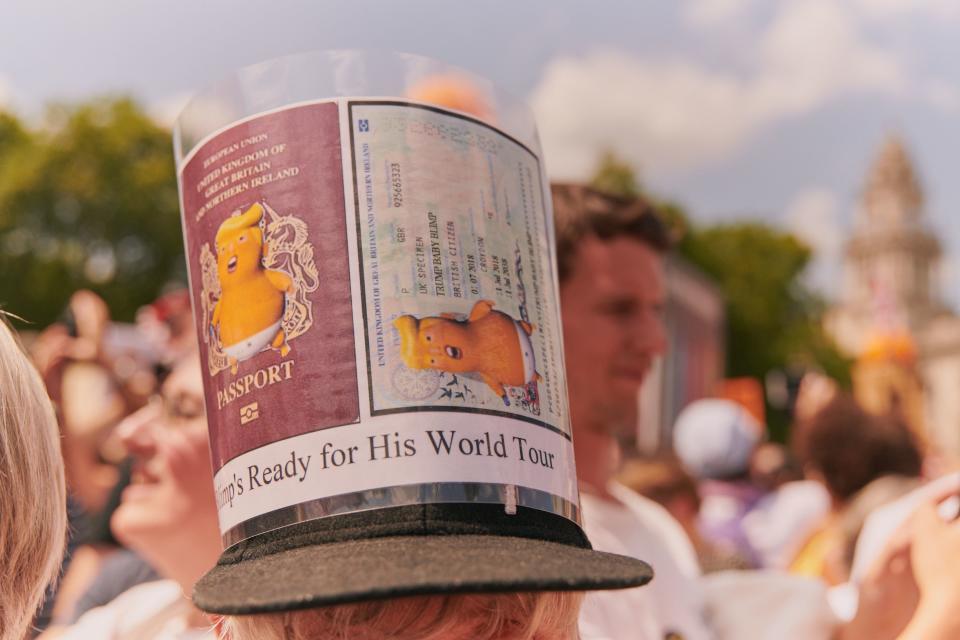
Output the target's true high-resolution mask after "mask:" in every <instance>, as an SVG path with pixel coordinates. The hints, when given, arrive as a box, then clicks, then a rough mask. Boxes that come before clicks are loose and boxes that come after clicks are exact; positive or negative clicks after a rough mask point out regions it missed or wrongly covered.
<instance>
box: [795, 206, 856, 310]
mask: <svg viewBox="0 0 960 640" xmlns="http://www.w3.org/2000/svg"><path fill="white" fill-rule="evenodd" d="M840 214H841V210H840V201H839V199H838V198H837V196H836V194H835V193H834V192H833V191H830V190H829V189H825V188H822V187H809V188H807V189H804V190H803V191H801V192H799V193H798V194H796V195H795V196H794V197H793V199H792V200H791V201H790V204H788V205H787V208H786V211H785V212H784V217H783V222H784V224H785V225H786V227H787V229H789V230H790V231H791V232H792V233H794V234H795V235H796V236H797V237H798V238H800V239H801V240H803V241H804V242H805V243H806V244H807V245H808V246H809V247H810V248H811V249H812V250H813V252H814V255H813V260H812V261H811V263H810V266H809V267H808V268H807V273H806V278H807V281H808V283H809V284H810V285H811V286H813V287H814V288H816V289H818V290H819V291H821V292H822V293H824V294H827V295H831V296H832V295H836V294H837V293H839V292H838V290H837V285H838V283H839V281H840V271H841V259H842V254H843V243H844V240H845V238H846V230H845V229H844V226H843V224H842V221H841V217H840Z"/></svg>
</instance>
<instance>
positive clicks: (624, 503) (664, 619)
mask: <svg viewBox="0 0 960 640" xmlns="http://www.w3.org/2000/svg"><path fill="white" fill-rule="evenodd" d="M552 192H553V201H554V215H555V217H556V228H557V261H558V267H559V278H560V307H561V309H560V312H561V317H562V320H563V337H564V351H565V357H566V369H567V381H568V387H569V392H570V417H571V422H572V426H573V438H574V445H575V455H576V464H577V476H578V479H579V482H580V489H581V502H582V506H583V511H584V522H585V524H586V531H587V535H588V536H589V538H590V540H591V541H592V542H593V543H594V545H596V547H597V548H599V549H603V550H606V551H611V552H616V553H621V554H624V555H630V556H633V557H643V558H644V559H645V560H647V561H648V562H650V564H651V565H652V566H653V568H654V571H655V572H656V579H655V580H654V581H653V582H652V583H651V585H650V586H648V587H646V588H644V589H641V590H637V589H632V590H629V591H621V592H611V593H600V594H590V595H588V596H587V597H586V599H585V601H584V607H583V613H582V614H581V619H580V631H581V635H582V637H583V638H585V639H590V638H628V637H642V638H658V639H659V638H677V637H680V638H686V639H687V640H690V639H694V640H696V639H700V638H709V637H711V634H710V631H709V629H708V628H707V625H706V623H705V621H704V608H703V607H704V604H703V595H702V593H701V588H700V584H699V576H700V568H699V566H698V563H697V559H696V553H695V551H694V549H693V546H692V544H691V543H690V540H689V539H688V538H687V537H686V535H685V534H684V532H683V528H682V527H681V526H680V524H679V523H678V522H677V521H676V520H675V519H674V518H673V517H672V516H670V514H669V513H668V512H667V511H666V510H665V509H664V508H663V507H661V506H660V505H658V504H657V503H655V502H654V501H652V500H649V499H647V498H644V497H641V496H639V495H637V494H635V493H634V492H632V491H630V490H629V489H627V488H626V487H624V486H623V485H621V484H619V483H617V482H614V481H613V478H614V476H615V474H616V473H617V471H618V470H619V466H620V459H621V451H620V445H619V438H620V437H621V436H626V435H629V434H631V433H633V431H634V429H635V428H636V424H637V418H638V407H637V396H638V393H639V391H640V387H641V385H642V384H643V381H644V380H645V379H646V377H647V375H648V374H649V372H650V369H651V367H652V366H653V364H654V361H655V360H656V359H657V358H658V357H659V356H660V355H662V354H663V352H664V350H665V349H666V332H665V328H664V326H663V318H662V313H663V307H664V304H665V295H666V291H665V283H664V274H663V254H664V252H665V251H666V250H667V248H668V247H669V245H670V239H669V237H668V233H667V230H666V228H665V227H664V225H663V223H662V222H661V221H660V220H659V218H658V217H657V216H656V215H655V214H654V213H653V209H652V207H651V206H650V205H649V204H648V203H647V202H646V201H644V200H642V199H635V198H620V197H616V196H611V195H608V194H605V193H603V192H600V191H598V190H596V189H593V188H590V187H587V186H584V185H576V184H554V185H552Z"/></svg>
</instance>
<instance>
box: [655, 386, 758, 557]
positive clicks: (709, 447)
mask: <svg viewBox="0 0 960 640" xmlns="http://www.w3.org/2000/svg"><path fill="white" fill-rule="evenodd" d="M762 435H763V427H762V426H761V425H760V423H758V422H757V421H756V420H755V419H754V418H753V416H751V415H750V414H749V413H748V412H747V411H746V409H744V408H743V407H742V406H740V405H739V404H737V403H736V402H733V401H732V400H727V399H723V398H704V399H702V400H695V401H694V402H692V403H690V404H689V405H687V406H686V407H684V409H683V410H682V411H681V412H680V415H678V416H677V419H676V421H675V422H674V428H673V448H674V451H675V452H676V454H677V456H678V457H679V458H680V461H681V462H682V463H683V465H684V467H686V469H687V471H689V472H690V473H691V474H693V476H694V477H696V478H697V479H698V480H699V491H700V497H701V505H700V514H699V525H698V526H699V529H700V533H701V534H702V535H703V536H704V538H705V539H706V540H707V541H708V542H709V543H710V544H712V545H713V546H714V547H715V548H716V549H717V550H718V551H719V552H720V553H721V554H722V555H723V556H724V558H725V559H726V562H727V563H728V564H729V568H733V567H741V568H754V569H755V568H759V567H760V566H761V565H762V559H761V557H760V554H759V552H758V551H757V549H755V548H754V546H753V544H752V543H751V540H750V539H749V536H748V535H747V533H746V532H745V530H744V527H743V520H744V518H745V517H746V516H747V515H748V514H749V513H750V511H751V509H753V507H754V506H756V504H757V503H758V502H759V501H760V499H761V498H762V497H763V495H764V491H763V490H762V489H761V488H760V487H758V486H756V485H755V484H754V483H753V482H751V480H750V477H749V471H750V460H751V457H752V455H753V452H754V450H755V449H756V447H757V445H758V444H759V443H760V440H761V437H762Z"/></svg>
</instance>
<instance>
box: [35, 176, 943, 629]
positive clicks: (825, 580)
mask: <svg viewBox="0 0 960 640" xmlns="http://www.w3.org/2000/svg"><path fill="white" fill-rule="evenodd" d="M568 195H569V194H568ZM591 197H594V196H591ZM561 208H562V207H561ZM561 226H562V225H561ZM588 233H589V232H588ZM604 241H606V242H609V240H604ZM659 250H660V249H659V248H658V251H659ZM598 251H599V249H598ZM562 258H563V255H562V251H561V284H562V287H561V288H562V290H563V287H568V288H569V287H575V286H579V285H578V284H577V283H578V280H576V278H578V277H579V275H578V273H582V271H581V272H577V271H575V272H574V273H573V275H570V274H569V273H566V274H565V272H564V269H565V268H566V269H575V270H583V269H588V268H590V267H589V264H590V260H591V259H593V258H591V257H590V255H586V257H584V255H581V258H584V259H583V261H581V262H580V263H578V264H577V266H576V267H574V266H573V263H571V264H568V265H566V266H565V265H564V263H563V259H562ZM644 259H646V258H644ZM584 265H587V266H584ZM588 286H589V284H588ZM568 299H572V298H568ZM565 300H566V299H565ZM565 305H566V306H565V308H564V314H565V315H564V323H565V324H566V325H568V327H565V337H566V338H567V341H568V344H567V350H568V359H570V360H572V361H576V360H577V358H581V357H582V358H583V362H584V363H589V362H592V361H596V360H598V359H599V361H600V362H601V364H603V361H602V358H603V356H604V354H603V353H602V348H603V345H602V342H603V340H602V339H598V338H597V337H596V336H594V337H593V339H592V340H591V341H590V342H589V344H588V345H587V347H585V348H584V349H582V350H581V351H578V349H579V347H578V345H577V344H576V343H574V342H573V340H575V335H576V334H575V332H576V331H577V326H578V325H577V322H576V316H575V315H574V314H575V313H577V311H576V310H575V309H573V308H572V307H570V306H569V305H567V303H566V301H565ZM567 314H569V317H568V315H567ZM656 321H657V320H656V318H654V319H653V320H649V322H656ZM651 327H652V328H648V333H647V334H645V335H648V336H649V335H655V332H656V331H657V330H658V329H657V328H656V326H655V325H651ZM591 331H593V329H592V328H591ZM650 332H654V333H650ZM594 333H595V332H594ZM24 339H25V342H26V344H27V348H28V350H29V353H30V354H31V356H32V358H33V362H34V363H35V366H36V368H37V369H38V371H39V373H40V375H41V377H42V379H43V382H44V383H45V385H46V389H47V391H48V393H49V396H50V398H51V399H52V400H53V403H54V407H55V409H56V415H57V420H58V423H59V429H60V434H61V442H62V450H63V457H64V464H65V475H66V481H67V486H68V491H69V497H68V506H69V512H68V515H69V525H70V536H69V544H68V549H67V553H66V557H65V559H64V562H63V566H62V577H61V579H60V580H59V582H58V583H57V586H56V588H55V589H52V590H50V591H49V593H48V595H47V598H46V602H45V604H44V606H43V608H42V610H41V612H40V614H39V615H38V617H37V619H36V620H35V629H36V630H37V632H38V633H40V632H42V633H41V636H40V637H42V638H45V639H48V640H49V639H50V638H57V637H60V638H92V637H127V638H166V637H171V638H172V637H193V636H194V635H195V636H196V637H207V635H206V634H209V633H211V621H210V619H208V618H205V617H203V616H202V614H200V612H198V611H196V610H195V609H193V608H192V607H190V606H189V602H188V601H187V600H186V599H184V598H183V597H182V596H183V591H184V590H185V589H189V586H190V585H192V584H193V582H195V581H196V580H197V578H198V577H199V576H200V575H201V574H202V573H203V572H204V571H205V569H206V568H208V567H209V566H212V565H213V564H214V563H215V562H216V559H217V557H218V555H219V552H220V539H219V533H218V529H217V525H216V506H215V503H214V498H213V489H212V478H211V472H210V465H209V454H208V452H207V440H206V437H207V436H206V426H205V423H204V419H203V391H202V386H201V382H200V380H201V377H200V373H199V364H198V361H197V360H198V358H197V355H196V344H195V331H194V325H193V318H192V315H191V308H190V301H189V296H188V294H187V292H186V291H185V290H172V291H169V292H168V293H166V294H164V295H162V296H161V297H160V298H158V299H157V300H156V301H155V302H154V303H152V304H150V305H148V306H146V307H144V308H143V309H141V310H140V312H139V313H138V314H137V317H136V322H135V323H133V324H122V323H117V322H114V321H112V320H111V318H110V311H109V309H108V307H107V305H106V304H105V303H104V301H103V300H102V299H100V298H99V297H98V296H97V295H96V294H94V293H92V292H90V291H78V292H76V293H75V294H74V296H73V297H72V298H71V300H70V302H69V304H68V306H67V309H66V310H65V312H64V314H63V317H62V319H61V321H60V322H58V323H56V324H54V325H52V326H50V327H47V328H46V329H44V330H43V331H41V332H39V333H37V334H36V335H29V334H28V335H26V336H25V337H24ZM654 342H656V341H654ZM661 342H662V341H661ZM611 348H612V349H616V345H612V347H611ZM663 348H664V345H663V344H661V343H660V342H656V344H654V343H651V344H650V346H649V347H648V350H649V352H650V354H652V355H654V356H655V355H657V353H658V352H661V353H662V350H663ZM611 353H613V352H611ZM610 357H611V358H615V357H617V356H613V355H611V356H610ZM568 364H569V363H568ZM583 366H584V369H583V371H587V370H588V369H589V366H590V365H589V364H584V365H583ZM585 375H586V374H585ZM600 378H602V376H600ZM590 384H591V383H590V381H589V380H586V379H585V380H584V381H578V374H575V373H573V369H572V367H571V404H572V411H573V419H574V422H575V425H576V424H577V423H578V422H579V423H586V422H587V420H586V419H585V418H584V417H583V416H584V415H586V413H587V412H589V411H592V410H593V409H592V408H591V407H590V406H588V405H587V404H579V403H578V402H579V401H578V398H577V393H578V392H577V388H580V387H584V388H585V387H588V386H589V385H590ZM578 385H580V387H578ZM626 392H627V393H625V395H626V396H628V397H629V393H634V396H633V397H634V398H635V392H636V389H633V388H627V389H626ZM604 417H605V419H606V418H609V416H604ZM627 417H628V418H629V417H630V416H627ZM633 418H635V416H633ZM627 422H628V423H629V426H630V427H631V428H632V426H633V425H635V424H636V421H635V420H632V419H631V420H627ZM790 433H791V436H790V441H789V443H787V444H780V443H775V442H771V441H769V440H768V438H767V436H766V432H765V427H764V425H763V423H762V421H761V420H759V419H758V417H756V416H754V415H752V414H751V412H750V411H749V410H747V408H745V407H743V406H741V405H739V404H738V403H737V402H735V401H733V400H729V399H722V398H706V399H701V400H698V401H695V402H693V403H692V404H690V405H689V406H687V407H686V408H685V409H684V410H683V411H682V412H681V413H680V415H679V416H678V418H677V420H676V422H675V425H674V428H673V442H672V443H670V446H667V447H664V451H663V452H662V453H660V454H657V455H655V456H641V455H639V453H637V452H634V451H622V452H620V455H621V456H622V458H623V460H624V462H623V464H622V465H620V464H617V465H615V469H614V471H615V476H616V477H615V483H616V489H612V488H610V489H604V488H603V486H602V485H603V484H604V482H605V481H606V478H605V476H603V474H598V475H596V476H591V474H592V473H593V472H592V471H591V469H590V465H591V463H590V462H586V463H585V462H584V460H586V458H582V457H581V452H583V451H587V452H592V451H593V450H592V449H591V447H593V446H595V445H594V444H593V443H592V441H590V440H588V439H587V438H588V436H584V435H580V434H578V435H577V438H576V448H577V456H578V457H577V464H578V467H581V471H582V475H581V490H582V491H583V492H584V494H585V512H584V516H585V519H586V522H587V532H588V534H589V535H590V537H591V539H594V533H593V532H591V531H590V525H591V522H600V521H601V520H602V519H603V517H606V516H604V515H603V512H602V510H603V509H605V508H607V506H609V505H610V504H613V503H615V502H616V503H623V504H628V503H630V502H631V500H634V499H635V498H633V497H629V496H627V495H625V494H622V493H620V492H621V490H622V488H624V487H625V488H626V489H627V490H629V491H632V492H634V494H635V495H636V496H640V497H642V499H643V500H646V501H647V502H643V503H637V505H640V504H643V505H647V504H649V503H655V504H656V505H659V507H657V509H660V508H661V507H662V509H661V511H662V512H663V513H664V514H668V515H666V516H663V515H660V511H657V512H656V514H657V515H656V516H655V517H656V518H664V517H665V518H667V519H669V522H668V523H667V522H666V521H664V522H665V524H664V527H665V528H661V529H660V531H669V532H670V533H669V534H666V535H665V536H664V535H661V534H658V535H661V537H660V538H657V539H654V538H656V536H653V537H652V538H651V541H644V542H642V543H638V544H639V547H638V548H639V549H640V552H639V553H640V554H641V557H642V558H644V559H647V560H649V561H650V562H651V564H653V565H654V569H655V571H656V572H657V578H656V579H655V580H654V585H656V584H657V582H658V581H662V582H661V584H670V581H671V580H673V578H672V577H671V573H670V572H671V571H672V570H673V569H671V568H670V566H672V565H669V562H673V561H674V560H676V558H677V557H679V556H680V555H682V552H677V551H676V547H677V546H678V545H679V546H681V547H683V548H686V547H689V548H692V549H693V551H694V553H695V559H694V560H693V564H695V565H696V566H695V567H693V568H688V567H686V566H685V565H684V566H681V564H682V563H680V562H679V561H678V562H677V566H678V567H679V568H678V569H677V571H678V572H679V573H682V574H683V578H684V580H686V579H689V578H690V577H691V576H695V579H696V580H697V582H698V584H699V585H700V586H699V587H698V588H699V589H701V590H702V592H703V596H702V599H703V602H702V603H701V605H702V607H703V611H702V617H703V620H705V621H706V622H705V625H704V626H706V627H709V628H710V629H711V634H710V635H711V636H713V637H722V638H734V637H739V638H799V637H807V638H831V637H839V638H843V639H846V640H850V639H859V638H864V639H866V638H870V639H872V640H877V639H882V638H891V639H893V638H897V637H908V636H900V634H901V633H904V629H906V628H907V625H908V623H909V622H910V621H911V619H912V618H914V617H915V616H916V615H917V612H918V610H919V607H920V603H921V602H922V601H923V600H924V599H925V598H926V599H928V600H929V597H930V594H929V591H928V592H927V593H925V592H924V590H925V589H929V587H928V586H927V584H925V575H926V574H924V573H923V571H927V572H928V573H929V572H931V571H933V570H934V569H931V568H930V566H929V565H934V564H936V561H937V560H936V558H924V557H920V556H918V550H917V545H918V544H919V543H918V541H921V542H922V541H925V540H930V541H932V542H931V546H930V549H948V550H950V549H954V548H956V545H955V544H954V546H953V547H950V546H949V545H948V544H946V543H944V542H943V539H944V537H945V536H946V535H954V536H956V531H953V530H951V532H952V533H950V534H945V533H944V532H943V531H942V530H940V528H939V527H940V526H941V524H942V523H943V522H949V521H952V520H954V519H956V517H957V516H958V514H960V475H958V474H957V473H956V471H955V470H954V469H955V467H954V466H953V465H952V463H951V461H950V460H949V459H947V458H945V457H944V456H942V455H940V453H939V452H938V451H936V450H935V449H933V448H932V447H931V446H930V444H929V443H926V442H924V441H923V440H922V438H920V437H919V436H918V434H916V433H915V432H914V431H912V430H911V428H910V427H909V426H908V425H907V423H906V422H905V421H904V420H903V419H902V417H901V416H898V415H896V414H890V415H875V414H872V413H869V412H868V411H866V410H865V409H864V408H862V407H861V406H859V405H858V404H857V402H856V401H855V400H854V399H853V398H852V396H850V395H849V394H848V393H847V392H845V391H844V390H842V389H840V388H839V387H838V386H837V385H836V384H835V383H834V382H833V381H831V380H830V379H828V378H825V377H823V376H822V375H820V374H817V373H815V372H812V373H810V374H808V375H807V376H806V377H805V378H804V380H803V383H802V384H801V387H800V390H799V395H798V397H797V401H796V406H795V408H794V411H793V424H792V428H791V431H790ZM589 437H593V436H589ZM598 437H599V436H598ZM591 455H592V453H591ZM608 491H609V493H607V492H608ZM604 500H606V501H607V502H604ZM594 503H595V504H594ZM604 505H607V506H604ZM642 509H646V510H647V511H645V513H649V514H653V513H654V512H653V511H651V510H650V508H649V507H647V506H643V507H642ZM637 510H641V507H640V506H637V508H636V509H635V511H637ZM931 513H935V514H936V518H934V519H933V520H931ZM649 517H650V518H654V515H650V516H649ZM591 518H594V519H593V520H591ZM604 533H605V532H603V531H600V532H598V534H597V539H594V542H595V544H596V543H597V540H601V541H602V540H603V539H604ZM618 535H619V536H620V537H621V538H629V537H630V536H631V535H632V533H631V530H630V529H629V527H627V528H622V527H621V528H620V529H619V532H618ZM638 535H640V534H639V533H638ZM924 536H927V537H924ZM628 542H629V541H628ZM628 542H627V543H624V544H626V545H627V546H629V544H628ZM661 543H663V545H664V547H665V549H664V550H663V552H662V553H663V557H664V558H667V557H668V556H669V557H670V558H672V559H670V560H664V562H665V563H666V564H665V565H663V566H665V567H666V568H662V567H661V566H660V565H658V562H657V558H658V557H660V556H657V555H656V553H659V551H656V550H655V548H656V545H657V544H661ZM934 543H936V544H934ZM937 545H940V546H937ZM597 546H602V544H601V545H597ZM650 554H654V555H653V556H651V555H650ZM919 562H927V563H928V564H927V565H920V564H918V563H919ZM942 562H944V563H954V565H955V563H957V562H960V557H949V558H942ZM679 573H678V575H679ZM677 584H678V585H681V586H680V587H677V588H678V589H680V588H681V587H682V585H684V584H688V583H687V582H683V581H681V580H679V578H678V581H677ZM936 584H939V583H936ZM682 588H686V587H682ZM947 595H950V594H947ZM954 595H955V594H954ZM684 597H686V595H684ZM955 604H956V603H955ZM590 606H591V602H590V600H588V601H587V609H586V610H588V611H589V607H590ZM606 611H608V613H607V614H605V615H609V616H613V615H614V614H613V613H609V612H610V611H613V609H609V610H606ZM678 615H681V614H678ZM683 615H685V614H683ZM798 620H799V621H801V622H798ZM106 628H110V629H121V630H122V633H119V634H117V635H110V636H107V635H97V633H98V630H101V629H106ZM581 628H582V629H583V628H584V627H581ZM760 629H764V631H760ZM797 629H802V630H803V631H797ZM661 632H662V631H658V632H657V633H661ZM697 633H698V632H697V631H692V632H691V631H687V632H678V633H675V635H669V634H667V635H664V636H662V637H674V638H677V637H699V636H698V635H697ZM191 634H193V635H191ZM544 637H546V636H544ZM584 637H585V638H586V637H600V636H599V635H598V636H590V635H589V634H586V633H585V635H584ZM610 637H616V638H620V637H628V636H626V635H612V636H610ZM637 637H644V636H637ZM916 637H921V636H916Z"/></svg>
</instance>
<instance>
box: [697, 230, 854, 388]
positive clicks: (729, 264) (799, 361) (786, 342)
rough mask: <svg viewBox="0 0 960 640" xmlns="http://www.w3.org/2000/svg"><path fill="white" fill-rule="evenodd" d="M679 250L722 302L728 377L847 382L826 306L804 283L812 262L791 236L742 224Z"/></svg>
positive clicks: (701, 233)
mask: <svg viewBox="0 0 960 640" xmlns="http://www.w3.org/2000/svg"><path fill="white" fill-rule="evenodd" d="M678 249H679V252H680V253H681V254H682V255H683V256H684V257H685V258H686V259H687V260H689V261H690V262H692V263H693V264H694V265H696V266H697V267H699V268H700V269H701V270H703V271H704V272H705V273H707V274H709V275H710V276H711V277H712V278H713V279H714V280H715V281H716V283H717V284H718V286H719V287H720V290H721V292H722V293H723V296H724V299H725V300H726V308H727V375H728V376H731V377H736V376H751V377H754V378H760V379H763V377H764V376H765V375H766V374H767V372H769V371H771V370H772V369H781V368H785V367H790V368H809V367H816V368H822V369H824V370H825V371H826V372H827V373H828V374H829V375H831V376H832V377H834V378H837V379H838V380H840V381H841V383H847V382H848V381H849V363H847V362H846V361H845V360H844V358H843V357H842V356H840V354H839V352H838V351H837V350H836V348H835V347H834V346H833V344H832V342H831V341H830V339H829V338H828V337H827V336H826V334H825V333H824V331H823V329H822V322H821V320H822V314H823V311H824V303H823V301H822V300H821V299H820V298H819V297H818V296H816V295H814V294H812V293H811V292H810V291H808V290H807V289H806V287H804V285H803V279H802V276H803V271H804V269H805V268H806V266H807V264H808V263H809V261H810V258H811V257H812V256H811V252H810V249H809V248H808V247H807V246H806V245H804V244H803V243H802V242H801V241H800V240H798V239H797V238H796V237H795V236H793V235H792V234H789V233H785V232H783V231H779V230H777V229H775V228H773V227H770V226H769V225H766V224H763V223H758V222H741V223H734V224H724V225H716V226H712V227H705V228H699V229H693V230H691V232H690V233H688V234H687V235H686V237H685V238H684V239H683V241H682V242H681V243H680V246H679V247H678Z"/></svg>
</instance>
